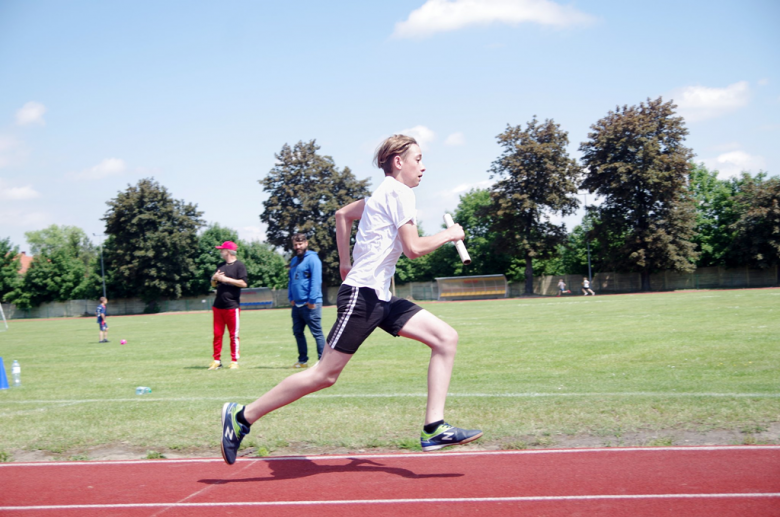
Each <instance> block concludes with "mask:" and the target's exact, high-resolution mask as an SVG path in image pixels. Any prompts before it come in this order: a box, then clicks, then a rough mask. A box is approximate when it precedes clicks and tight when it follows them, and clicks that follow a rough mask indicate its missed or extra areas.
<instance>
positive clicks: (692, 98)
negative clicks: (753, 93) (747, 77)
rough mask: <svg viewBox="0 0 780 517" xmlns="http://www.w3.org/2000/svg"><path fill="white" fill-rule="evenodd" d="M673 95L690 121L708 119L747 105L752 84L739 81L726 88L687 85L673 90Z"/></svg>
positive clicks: (680, 110)
mask: <svg viewBox="0 0 780 517" xmlns="http://www.w3.org/2000/svg"><path fill="white" fill-rule="evenodd" d="M671 97H672V98H673V99H674V101H675V103H676V104H677V106H678V108H679V113H680V115H682V116H683V117H685V119H686V120H687V121H688V122H696V121H700V120H707V119H711V118H715V117H719V116H721V115H725V114H726V113H730V112H732V111H735V110H738V109H739V108H742V107H745V106H747V104H748V102H749V100H750V86H749V85H748V82H747V81H739V82H737V83H734V84H730V85H728V86H727V87H725V88H709V87H707V86H686V87H684V88H679V89H677V90H675V91H674V92H672V94H671Z"/></svg>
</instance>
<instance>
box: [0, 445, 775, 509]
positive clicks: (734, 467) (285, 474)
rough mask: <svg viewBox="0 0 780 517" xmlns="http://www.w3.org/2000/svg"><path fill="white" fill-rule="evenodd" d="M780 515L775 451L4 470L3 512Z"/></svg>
mask: <svg viewBox="0 0 780 517" xmlns="http://www.w3.org/2000/svg"><path fill="white" fill-rule="evenodd" d="M247 512H249V514H253V515H256V514H262V515H264V516H293V515H296V516H297V515H314V514H316V515H323V516H337V515H338V516H343V515H348V516H349V515H371V516H372V517H375V516H376V517H381V516H391V515H392V516H396V515H403V514H412V513H413V514H415V515H422V514H423V512H424V513H425V515H426V516H427V517H436V516H439V515H442V516H443V515H447V516H457V515H473V514H481V515H545V516H558V515H567V516H571V515H588V516H590V515H604V516H618V515H621V516H622V515H631V516H634V517H641V516H657V515H675V516H678V515H684V516H685V517H696V516H707V517H711V516H735V517H736V516H739V517H743V516H780V446H733V447H728V446H726V447H664V448H660V447H659V448H624V449H566V450H528V451H496V452H444V453H434V454H431V453H428V454H422V453H419V454H382V455H376V454H375V455H370V454H366V455H351V456H312V457H286V458H257V459H240V460H239V461H238V462H237V463H236V464H235V465H233V466H227V465H225V464H224V463H223V462H222V460H221V459H213V460H212V459H193V460H157V461H104V462H97V461H95V462H68V463H19V464H16V463H6V464H0V514H2V515H9V516H10V515H24V516H32V515H44V516H54V515H57V516H60V515H64V516H76V515H79V516H83V515H87V516H91V515H122V516H125V515H128V516H129V515H132V516H136V515H166V516H184V515H188V516H189V515H195V516H199V515H246V514H247Z"/></svg>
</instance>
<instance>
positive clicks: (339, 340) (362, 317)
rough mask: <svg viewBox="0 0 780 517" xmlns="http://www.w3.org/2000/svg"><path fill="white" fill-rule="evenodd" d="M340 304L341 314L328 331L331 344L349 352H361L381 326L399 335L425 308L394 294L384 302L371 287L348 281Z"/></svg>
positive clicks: (335, 348)
mask: <svg viewBox="0 0 780 517" xmlns="http://www.w3.org/2000/svg"><path fill="white" fill-rule="evenodd" d="M336 305H337V307H338V311H339V312H338V318H336V323H335V324H334V325H333V328H331V329H330V333H328V346H329V347H331V348H332V349H334V350H338V351H339V352H343V353H345V354H354V353H355V352H357V349H358V348H359V347H360V345H361V344H363V341H365V340H366V339H367V338H368V336H370V335H371V333H372V332H373V331H374V329H375V328H377V327H379V328H381V329H382V330H384V331H385V332H387V333H388V334H391V335H393V336H398V333H399V332H401V329H402V328H404V325H406V322H408V321H409V320H410V319H411V317H412V316H414V315H415V314H417V313H418V312H420V311H421V310H422V308H421V307H419V306H417V305H415V304H413V303H412V302H410V301H409V300H404V299H402V298H397V297H395V296H393V297H392V298H391V299H390V301H389V302H384V301H382V300H380V299H379V298H377V296H376V291H374V290H373V289H372V288H370V287H354V286H351V285H347V284H341V287H340V288H339V295H338V298H337V302H336Z"/></svg>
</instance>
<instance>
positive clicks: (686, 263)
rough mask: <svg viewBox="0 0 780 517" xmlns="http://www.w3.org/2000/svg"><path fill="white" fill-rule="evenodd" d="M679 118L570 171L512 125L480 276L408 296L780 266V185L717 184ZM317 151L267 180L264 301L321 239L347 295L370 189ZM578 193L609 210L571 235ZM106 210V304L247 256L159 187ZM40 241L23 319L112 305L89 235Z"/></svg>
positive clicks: (4, 256)
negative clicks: (301, 245) (346, 215)
mask: <svg viewBox="0 0 780 517" xmlns="http://www.w3.org/2000/svg"><path fill="white" fill-rule="evenodd" d="M675 108H676V106H675V105H674V104H673V102H672V101H668V102H664V101H663V100H662V99H661V98H658V99H655V100H651V99H648V100H647V102H643V103H640V104H639V105H636V106H623V107H617V108H616V109H615V110H614V111H610V112H609V113H608V114H607V115H606V116H605V117H603V118H602V119H600V120H599V121H597V122H596V123H595V124H593V125H592V126H591V131H590V133H589V134H588V139H587V140H586V141H585V142H583V143H581V144H580V146H579V150H580V152H581V153H582V158H581V160H580V162H577V160H575V159H573V158H571V157H570V156H569V155H568V152H567V150H566V148H567V146H568V144H569V140H568V133H567V132H566V131H564V130H563V129H561V127H560V125H559V124H556V123H555V121H554V120H551V119H548V120H544V121H539V120H538V119H537V118H536V117H533V119H532V120H531V121H529V122H528V123H527V124H526V125H525V126H522V125H517V126H512V125H507V127H506V129H505V130H504V131H503V132H502V133H501V134H499V135H498V136H497V142H498V144H499V146H500V148H501V153H500V155H499V156H498V157H497V158H496V160H495V161H494V162H493V163H492V164H491V166H490V168H489V170H488V171H487V173H488V174H489V175H490V178H491V179H493V180H494V181H495V182H494V184H493V185H492V186H491V187H490V188H488V189H474V190H472V191H470V192H467V193H466V194H463V195H462V196H461V197H460V202H459V204H458V207H457V208H456V210H455V212H454V214H453V216H454V219H455V221H456V222H458V223H460V224H461V225H462V226H463V227H464V229H465V230H466V243H467V245H468V246H469V248H470V249H471V255H472V257H475V258H476V259H477V260H475V261H474V262H473V263H472V265H471V266H468V267H464V266H463V265H462V264H461V263H460V260H459V259H458V256H457V253H456V251H455V249H454V247H452V246H444V247H442V248H440V249H438V250H437V251H435V252H434V253H431V254H430V255H427V256H425V257H421V258H419V259H417V260H414V261H412V260H409V259H407V258H405V257H402V258H401V260H400V261H399V263H398V266H397V269H396V280H397V281H399V282H410V281H416V282H422V281H429V280H432V279H434V278H436V277H441V276H457V275H462V274H474V275H479V274H495V273H503V274H505V275H506V276H507V277H508V278H509V279H510V280H512V281H521V282H525V291H526V293H531V292H532V289H533V277H534V276H536V275H540V274H566V273H569V274H583V275H585V274H587V272H588V270H587V255H586V253H587V252H586V249H587V247H588V246H589V247H590V253H591V264H592V267H593V270H595V271H616V272H636V273H639V274H640V275H641V278H642V288H643V289H644V290H649V288H650V284H649V279H650V274H651V273H653V272H657V271H662V270H675V271H684V272H689V271H692V270H693V269H695V268H696V267H705V266H727V267H737V266H750V267H757V268H766V267H771V266H774V265H778V263H780V178H777V177H772V178H770V177H768V175H767V174H766V173H764V172H760V173H758V174H757V175H755V176H751V175H750V174H748V173H742V174H741V175H740V176H739V177H737V178H731V179H718V172H717V171H714V170H708V169H707V168H706V167H705V166H704V165H703V164H696V163H695V162H694V161H693V157H694V154H693V152H692V150H691V149H689V148H687V147H686V146H685V137H686V136H687V134H688V130H687V128H686V127H685V123H684V120H683V118H682V117H679V116H677V115H676V113H675ZM319 150H320V147H319V146H318V145H317V143H316V141H315V140H311V141H308V142H303V141H301V142H298V143H297V144H295V145H293V146H290V145H287V144H285V145H284V146H283V147H282V149H281V151H280V152H279V153H277V154H275V157H276V162H275V165H274V167H273V168H272V169H271V170H270V171H269V172H268V174H266V175H265V177H264V178H263V179H261V180H259V183H260V185H261V186H262V188H263V190H264V191H265V192H266V193H267V194H268V198H267V199H266V201H264V202H263V209H262V213H261V214H260V220H261V221H262V222H264V223H266V225H267V232H266V242H265V243H260V242H242V243H240V245H239V258H240V259H241V260H242V261H243V262H244V263H245V264H246V265H247V270H248V273H249V280H250V282H249V284H250V286H257V287H259V286H265V287H273V288H284V287H286V285H287V277H286V269H285V266H286V265H287V263H288V261H289V257H290V255H291V252H292V247H291V240H290V237H291V236H292V234H294V233H296V232H304V233H306V234H307V235H308V236H309V243H310V249H313V250H315V251H317V252H318V254H319V256H320V258H321V260H322V261H323V283H324V284H325V285H338V284H339V283H340V278H339V273H338V252H337V250H336V243H335V223H334V220H333V213H334V212H335V211H336V209H338V208H339V207H341V206H343V205H345V204H348V203H350V202H352V201H354V200H356V199H360V198H362V197H365V196H368V195H369V194H370V192H369V190H368V184H369V180H367V179H363V180H359V179H357V178H356V177H355V176H354V174H353V173H352V172H351V170H350V169H349V167H344V168H343V169H339V168H338V167H337V166H336V164H335V162H334V161H333V159H332V158H331V157H330V156H324V155H321V154H320V153H319ZM580 191H585V192H587V193H588V194H590V195H591V199H596V198H597V199H598V200H599V203H598V204H595V203H594V204H590V205H587V206H585V209H586V215H585V217H584V219H583V222H582V224H581V225H578V226H576V227H575V228H573V229H572V230H571V231H567V229H566V227H565V225H564V224H562V223H556V222H554V221H555V220H556V219H560V218H561V217H563V216H566V215H569V214H572V213H574V212H575V211H576V210H577V209H578V208H579V207H580V206H581V205H582V202H581V201H580V199H579V197H578V192H580ZM107 206H108V210H107V211H106V213H105V215H104V217H103V221H104V222H105V234H106V236H107V238H106V240H105V242H104V244H103V259H104V262H105V270H106V284H107V288H108V290H109V292H110V293H111V296H113V297H135V296H138V297H140V298H141V299H143V300H144V301H146V302H147V303H148V304H149V306H150V307H151V308H153V307H154V303H155V301H157V300H159V299H161V298H178V297H181V296H187V295H201V294H205V293H207V292H208V291H209V281H208V279H209V277H210V275H211V274H212V273H213V271H214V270H215V268H216V265H217V263H218V262H219V260H220V259H219V257H218V255H217V254H216V253H215V252H214V246H215V245H217V244H219V243H221V242H223V241H225V240H232V241H236V242H238V241H239V239H238V235H237V233H236V232H235V231H234V230H231V229H229V228H224V227H221V226H219V225H217V224H211V225H208V226H206V223H205V222H204V220H203V219H202V216H203V214H202V212H200V211H198V209H197V205H194V204H191V203H187V202H185V201H183V200H176V199H173V197H172V196H171V194H170V193H169V192H168V190H167V189H166V188H165V187H163V186H161V185H159V184H158V183H157V182H156V181H154V179H153V178H148V179H143V180H141V181H139V182H138V184H137V185H132V186H131V185H129V186H128V188H127V189H126V190H125V191H123V192H119V193H118V194H117V196H116V197H115V198H113V199H111V200H110V201H108V202H107ZM420 231H421V233H422V228H420ZM26 237H27V240H28V242H29V243H30V245H31V251H32V252H33V254H34V255H35V258H34V260H33V263H32V266H31V268H30V269H29V271H28V272H27V274H26V275H24V276H19V275H18V274H16V271H17V270H18V263H16V262H15V257H16V255H17V254H18V247H15V246H13V245H12V243H10V241H9V240H8V239H5V240H0V297H2V298H3V300H4V301H7V302H12V303H15V304H17V306H19V307H23V308H24V307H32V306H35V305H38V304H40V303H43V302H45V301H61V300H68V299H78V298H96V297H97V296H100V293H101V289H102V287H101V282H100V265H99V256H98V255H99V254H98V249H97V248H96V247H95V245H94V244H92V243H91V241H90V239H89V238H88V237H87V236H86V235H85V234H84V232H83V231H82V230H80V229H79V228H74V227H67V226H64V227H58V226H52V227H50V228H47V229H45V230H40V231H37V232H29V233H27V234H26ZM353 239H354V235H353ZM778 280H780V278H779V279H778Z"/></svg>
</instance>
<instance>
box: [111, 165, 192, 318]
mask: <svg viewBox="0 0 780 517" xmlns="http://www.w3.org/2000/svg"><path fill="white" fill-rule="evenodd" d="M106 204H107V205H108V211H107V212H106V214H105V216H104V217H103V221H105V223H106V234H107V235H109V238H108V239H107V241H106V243H105V247H104V258H105V261H106V268H107V269H108V270H110V271H111V276H110V278H111V279H112V286H113V288H114V289H115V290H116V291H115V295H117V294H119V295H120V296H121V295H124V296H138V297H140V298H141V299H142V300H143V301H145V302H146V303H147V304H148V305H149V307H152V306H153V303H154V302H155V301H156V300H159V299H161V298H179V297H180V296H182V294H183V293H184V290H185V289H186V288H187V286H189V285H190V284H191V282H192V281H193V279H194V277H195V276H196V275H197V273H198V269H197V265H196V263H195V258H196V257H197V255H198V234H197V232H198V229H199V228H200V227H201V226H203V224H204V223H203V220H202V219H201V216H202V215H203V213H202V212H200V211H198V207H197V205H194V204H191V203H186V202H185V201H183V200H177V199H173V197H172V196H171V194H170V193H169V192H168V189H166V188H165V187H163V186H162V185H160V184H159V183H158V182H156V181H154V179H153V178H145V179H142V180H140V181H139V182H138V184H136V185H128V187H127V189H126V190H125V191H124V192H119V193H118V194H117V196H116V197H115V198H113V199H111V200H110V201H108V202H107V203H106Z"/></svg>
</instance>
